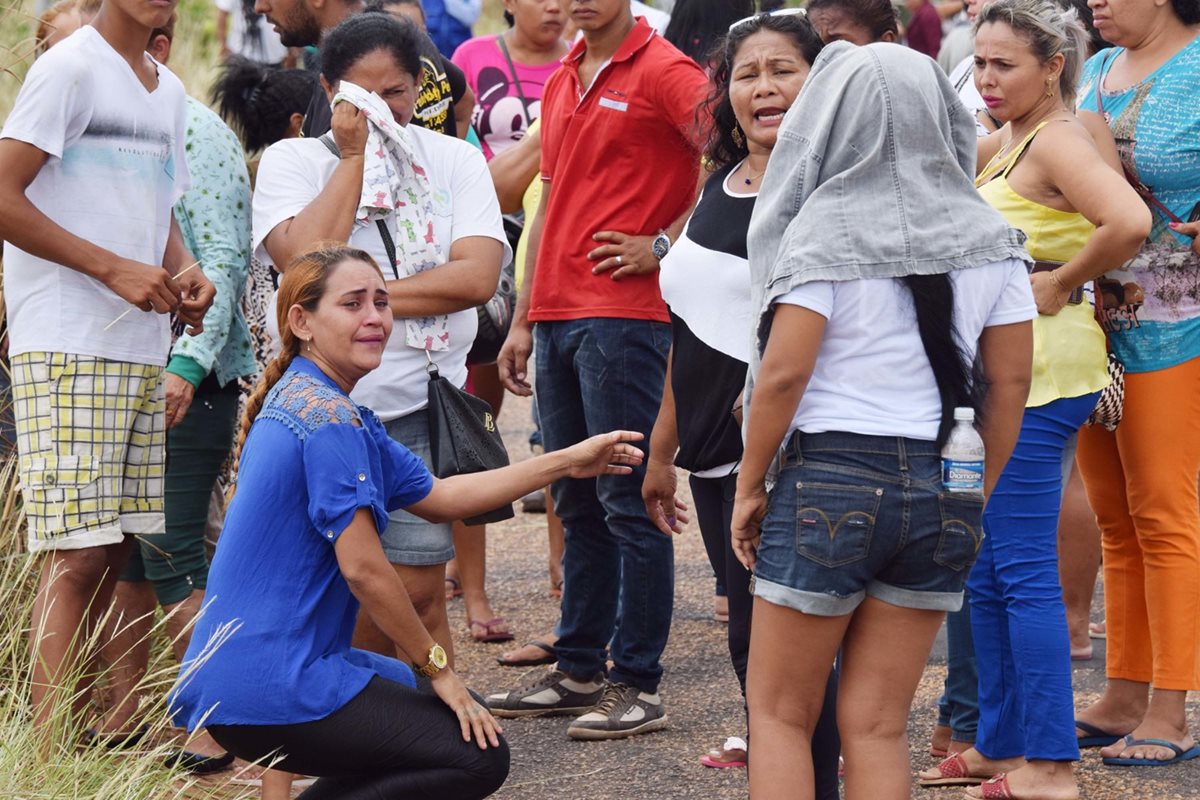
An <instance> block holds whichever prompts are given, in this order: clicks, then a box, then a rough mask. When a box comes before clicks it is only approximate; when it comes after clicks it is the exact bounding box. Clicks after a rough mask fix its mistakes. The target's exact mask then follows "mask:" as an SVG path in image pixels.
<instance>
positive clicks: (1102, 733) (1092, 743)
mask: <svg viewBox="0 0 1200 800" xmlns="http://www.w3.org/2000/svg"><path fill="white" fill-rule="evenodd" d="M1075 727H1076V728H1078V729H1079V730H1081V731H1083V732H1084V733H1086V734H1087V736H1080V737H1079V749H1080V750H1087V749H1090V748H1093V747H1108V746H1109V745H1110V744H1116V743H1117V742H1119V741H1121V738H1122V737H1121V736H1120V735H1119V734H1116V733H1109V732H1108V731H1106V730H1104V729H1103V728H1097V727H1096V726H1095V725H1092V724H1091V723H1088V722H1084V721H1083V720H1080V719H1077V720H1075Z"/></svg>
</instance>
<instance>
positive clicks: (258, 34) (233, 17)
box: [214, 0, 288, 66]
mask: <svg viewBox="0 0 1200 800" xmlns="http://www.w3.org/2000/svg"><path fill="white" fill-rule="evenodd" d="M214 2H215V5H216V7H217V39H219V40H220V42H221V58H228V57H229V56H231V55H235V56H241V57H242V58H248V59H250V60H251V61H257V62H258V63H260V64H271V65H273V66H279V65H281V64H282V63H283V61H284V59H286V58H287V55H288V49H287V48H286V47H284V45H283V42H282V41H280V39H279V34H278V33H277V32H276V31H275V28H274V26H272V25H271V23H269V22H267V18H266V17H264V16H263V15H262V14H259V13H258V12H256V11H255V10H254V3H253V0H214ZM247 2H249V3H250V5H249V7H247V5H246V4H247Z"/></svg>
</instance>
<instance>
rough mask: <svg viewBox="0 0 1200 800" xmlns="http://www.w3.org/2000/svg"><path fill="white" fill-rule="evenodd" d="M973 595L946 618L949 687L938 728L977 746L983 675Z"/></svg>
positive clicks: (945, 689)
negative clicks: (974, 629) (973, 632)
mask: <svg viewBox="0 0 1200 800" xmlns="http://www.w3.org/2000/svg"><path fill="white" fill-rule="evenodd" d="M970 599H971V593H970V591H966V592H964V593H963V607H962V608H961V609H959V610H958V611H951V612H950V613H949V614H947V615H946V683H945V685H944V687H943V691H942V696H941V697H940V698H939V699H938V725H946V726H948V727H949V728H950V738H951V739H953V740H954V741H956V742H974V741H975V731H976V729H977V728H978V727H979V673H978V672H976V671H975V644H974V641H973V640H972V639H971V606H970Z"/></svg>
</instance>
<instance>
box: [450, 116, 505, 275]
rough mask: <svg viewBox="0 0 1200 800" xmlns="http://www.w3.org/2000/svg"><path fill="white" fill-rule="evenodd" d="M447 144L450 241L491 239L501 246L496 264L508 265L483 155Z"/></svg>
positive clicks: (460, 145)
mask: <svg viewBox="0 0 1200 800" xmlns="http://www.w3.org/2000/svg"><path fill="white" fill-rule="evenodd" d="M439 135H440V134H439ZM449 143H451V144H453V145H454V146H455V150H456V152H455V154H454V155H455V161H454V177H453V180H452V181H451V184H450V187H451V188H450V192H451V197H450V202H451V207H452V209H453V211H452V214H453V217H452V219H451V231H452V233H451V234H450V241H451V243H452V244H453V243H454V242H456V241H458V240H459V239H465V238H466V237H468V236H486V237H488V238H489V239H495V240H496V241H498V242H500V243H501V244H502V245H504V258H503V259H502V260H501V262H500V263H501V264H508V263H509V262H510V261H512V256H513V254H512V248H511V247H510V246H509V244H508V237H506V236H505V235H504V222H503V220H502V219H501V217H500V201H499V200H497V199H496V185H495V184H494V183H493V182H492V175H491V173H490V172H488V167H487V161H486V160H485V159H484V157H483V153H481V152H479V150H477V149H476V148H474V147H472V146H471V145H468V144H465V143H462V142H457V141H454V140H450V142H449ZM447 252H448V251H447Z"/></svg>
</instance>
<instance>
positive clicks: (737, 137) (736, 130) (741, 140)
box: [730, 122, 746, 147]
mask: <svg viewBox="0 0 1200 800" xmlns="http://www.w3.org/2000/svg"><path fill="white" fill-rule="evenodd" d="M730 138H731V139H733V143H734V144H735V145H737V146H738V147H744V146H745V145H746V138H745V137H744V136H742V126H741V125H738V124H737V123H736V122H735V123H734V124H733V133H731V134H730Z"/></svg>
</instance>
